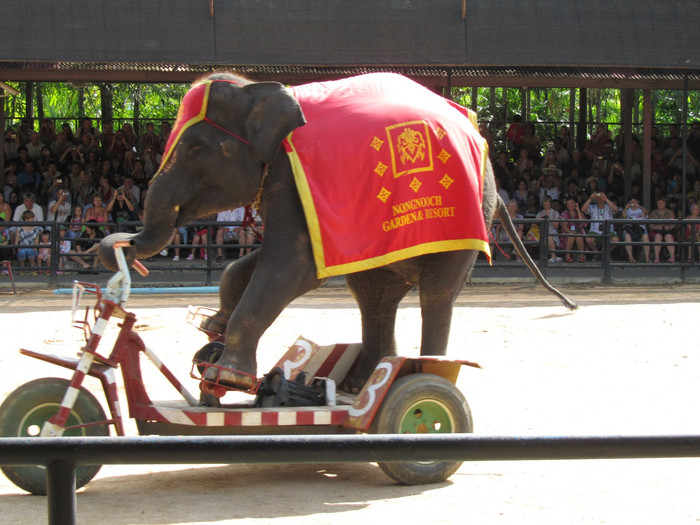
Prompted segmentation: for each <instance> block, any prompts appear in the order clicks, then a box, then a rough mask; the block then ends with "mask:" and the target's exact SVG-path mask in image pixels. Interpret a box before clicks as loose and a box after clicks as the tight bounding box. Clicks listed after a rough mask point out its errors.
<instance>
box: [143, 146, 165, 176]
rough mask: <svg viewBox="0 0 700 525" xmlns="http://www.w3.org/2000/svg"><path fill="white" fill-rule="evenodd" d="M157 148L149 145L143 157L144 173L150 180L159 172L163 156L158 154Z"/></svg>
mask: <svg viewBox="0 0 700 525" xmlns="http://www.w3.org/2000/svg"><path fill="white" fill-rule="evenodd" d="M156 147H157V146H154V145H153V144H149V145H148V146H146V151H145V152H144V153H143V155H142V156H141V160H142V161H143V171H145V172H146V174H147V175H148V178H149V179H150V178H151V177H153V175H155V173H156V171H158V166H159V165H160V160H161V157H162V155H161V154H160V153H158V150H157V149H156Z"/></svg>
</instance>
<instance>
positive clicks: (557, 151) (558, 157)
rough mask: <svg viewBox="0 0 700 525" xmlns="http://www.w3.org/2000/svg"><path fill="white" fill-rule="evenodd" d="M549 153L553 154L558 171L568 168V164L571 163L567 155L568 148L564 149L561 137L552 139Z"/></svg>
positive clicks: (569, 156)
mask: <svg viewBox="0 0 700 525" xmlns="http://www.w3.org/2000/svg"><path fill="white" fill-rule="evenodd" d="M562 127H566V126H562ZM567 130H568V128H567ZM549 152H552V153H554V161H555V162H556V165H557V167H558V168H559V169H561V170H563V169H566V168H568V166H569V163H570V162H571V155H569V150H568V148H566V147H564V144H563V141H562V138H561V137H554V141H553V143H552V147H551V149H550V150H549ZM549 152H548V153H549Z"/></svg>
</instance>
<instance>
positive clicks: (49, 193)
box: [39, 159, 67, 204]
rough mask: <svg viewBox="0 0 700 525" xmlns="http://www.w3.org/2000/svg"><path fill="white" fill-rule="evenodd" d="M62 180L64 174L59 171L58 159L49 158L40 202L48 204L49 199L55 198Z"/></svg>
mask: <svg viewBox="0 0 700 525" xmlns="http://www.w3.org/2000/svg"><path fill="white" fill-rule="evenodd" d="M66 177H67V176H66ZM62 182H63V176H62V175H61V172H60V171H58V165H57V164H56V161H55V160H53V159H51V160H49V163H48V166H47V169H46V171H44V172H43V173H42V182H41V197H40V199H39V200H40V202H41V203H43V204H46V203H48V202H49V201H52V200H55V199H56V192H57V191H58V188H59V187H61V184H62Z"/></svg>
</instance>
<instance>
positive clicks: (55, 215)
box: [46, 179, 73, 223]
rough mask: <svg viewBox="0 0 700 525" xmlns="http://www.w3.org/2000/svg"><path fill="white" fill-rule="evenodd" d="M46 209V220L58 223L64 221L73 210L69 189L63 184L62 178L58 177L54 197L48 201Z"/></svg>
mask: <svg viewBox="0 0 700 525" xmlns="http://www.w3.org/2000/svg"><path fill="white" fill-rule="evenodd" d="M47 211H48V213H47V217H46V218H47V220H49V221H56V222H59V223H60V222H66V221H67V220H68V217H69V216H70V214H71V212H72V211H73V201H72V200H71V196H70V191H69V190H68V188H67V184H64V182H63V179H60V187H59V188H58V191H57V192H56V197H55V199H54V200H51V201H50V202H49V205H48V208H47Z"/></svg>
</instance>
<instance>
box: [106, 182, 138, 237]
mask: <svg viewBox="0 0 700 525" xmlns="http://www.w3.org/2000/svg"><path fill="white" fill-rule="evenodd" d="M107 211H108V212H109V213H110V214H111V216H112V222H116V223H117V228H118V230H119V231H131V232H133V231H134V230H133V229H130V228H126V227H124V226H123V225H121V224H120V223H122V222H129V221H134V220H136V213H135V212H136V208H135V207H134V205H133V204H132V202H131V200H130V199H129V198H127V196H126V194H125V193H124V187H123V186H122V187H121V188H119V189H118V190H117V191H115V192H114V196H113V197H112V199H111V200H110V201H109V204H108V205H107Z"/></svg>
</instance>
